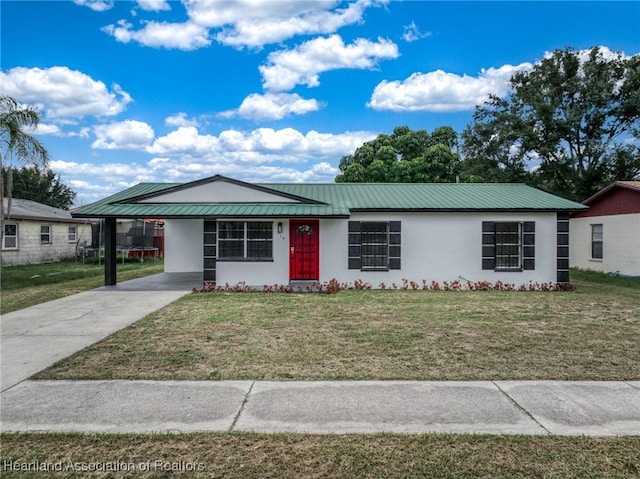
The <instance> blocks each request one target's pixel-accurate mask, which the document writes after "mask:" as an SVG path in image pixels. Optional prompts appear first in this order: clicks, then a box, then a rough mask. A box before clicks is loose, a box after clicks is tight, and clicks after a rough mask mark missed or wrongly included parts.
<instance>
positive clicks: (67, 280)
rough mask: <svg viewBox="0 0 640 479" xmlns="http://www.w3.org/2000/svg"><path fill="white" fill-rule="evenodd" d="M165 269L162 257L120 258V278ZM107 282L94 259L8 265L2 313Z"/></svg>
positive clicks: (0, 308) (3, 278)
mask: <svg viewBox="0 0 640 479" xmlns="http://www.w3.org/2000/svg"><path fill="white" fill-rule="evenodd" d="M163 270H164V262H163V261H162V260H149V259H145V261H144V263H140V260H139V259H136V258H131V259H127V260H126V261H125V263H124V264H123V263H122V260H118V264H117V275H118V281H126V280H128V279H134V278H139V277H141V276H147V275H150V274H156V273H161V272H162V271H163ZM103 285H104V265H98V264H97V263H96V262H95V260H94V261H92V262H89V261H87V263H86V264H78V263H76V261H75V260H65V261H60V262H57V263H46V264H32V265H20V266H5V267H4V268H3V270H2V304H1V305H0V312H1V313H2V314H4V313H9V312H11V311H16V310H18V309H22V308H26V307H29V306H33V305H36V304H40V303H44V302H46V301H51V300H53V299H58V298H62V297H64V296H69V295H71V294H75V293H79V292H81V291H86V290H89V289H93V288H98V287H100V286H103Z"/></svg>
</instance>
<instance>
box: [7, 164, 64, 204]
mask: <svg viewBox="0 0 640 479" xmlns="http://www.w3.org/2000/svg"><path fill="white" fill-rule="evenodd" d="M9 176H12V177H13V186H12V194H13V197H14V198H21V199H23V200H32V201H37V202H38V203H42V204H44V205H49V206H53V207H54V208H61V209H63V210H66V209H68V208H69V207H71V205H73V200H74V199H75V197H76V193H75V192H74V191H73V190H72V189H71V188H70V187H69V186H67V185H65V184H63V183H62V182H61V181H60V177H59V176H58V175H56V174H55V173H54V172H53V171H51V170H50V169H48V168H39V167H38V166H26V167H24V168H14V167H12V168H8V167H5V168H3V171H2V179H3V181H5V182H6V180H7V178H8V177H9ZM3 186H4V187H5V188H6V184H5V185H3Z"/></svg>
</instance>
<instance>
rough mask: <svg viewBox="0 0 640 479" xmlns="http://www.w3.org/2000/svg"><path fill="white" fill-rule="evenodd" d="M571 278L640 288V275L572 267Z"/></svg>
mask: <svg viewBox="0 0 640 479" xmlns="http://www.w3.org/2000/svg"><path fill="white" fill-rule="evenodd" d="M571 280H572V281H574V282H575V281H578V282H579V283H582V282H585V281H586V282H590V283H598V284H603V285H608V286H616V287H621V288H632V289H640V278H639V277H629V276H620V275H619V274H613V273H602V272H600V271H593V270H587V269H578V268H573V269H571Z"/></svg>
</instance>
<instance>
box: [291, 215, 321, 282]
mask: <svg viewBox="0 0 640 479" xmlns="http://www.w3.org/2000/svg"><path fill="white" fill-rule="evenodd" d="M302 224H309V225H311V226H312V227H313V228H314V233H313V234H314V236H315V238H316V251H315V256H314V258H313V261H314V268H313V269H314V271H315V272H316V275H317V278H294V271H295V270H294V266H295V251H294V247H295V245H294V238H295V235H296V230H297V228H298V226H300V225H302ZM289 281H320V220H317V219H290V220H289Z"/></svg>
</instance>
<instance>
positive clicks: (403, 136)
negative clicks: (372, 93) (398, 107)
mask: <svg viewBox="0 0 640 479" xmlns="http://www.w3.org/2000/svg"><path fill="white" fill-rule="evenodd" d="M457 140H458V135H457V134H456V132H455V131H454V130H453V128H451V127H448V126H446V127H439V128H436V129H435V130H434V131H433V133H432V134H431V135H429V133H427V131H426V130H417V131H413V130H411V129H410V128H409V127H407V126H399V127H397V128H395V129H394V130H393V133H392V134H391V135H384V134H382V135H378V136H377V137H376V138H375V139H373V140H371V141H367V142H365V143H364V144H363V145H362V146H360V147H358V148H357V149H356V151H355V152H354V154H353V155H346V156H343V157H342V159H341V160H340V166H339V168H340V171H341V174H339V175H338V176H336V182H338V183H344V182H352V183H363V182H372V183H388V182H398V183H427V182H434V183H441V182H454V181H456V179H457V176H458V174H459V172H460V157H459V155H458V153H457V152H454V151H453V149H454V148H456V147H457Z"/></svg>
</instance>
